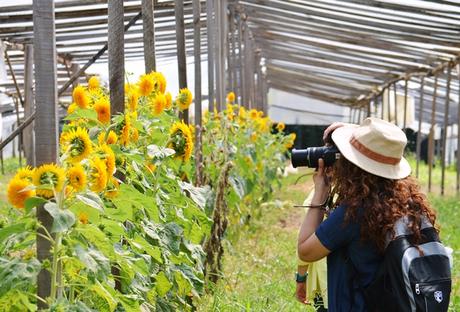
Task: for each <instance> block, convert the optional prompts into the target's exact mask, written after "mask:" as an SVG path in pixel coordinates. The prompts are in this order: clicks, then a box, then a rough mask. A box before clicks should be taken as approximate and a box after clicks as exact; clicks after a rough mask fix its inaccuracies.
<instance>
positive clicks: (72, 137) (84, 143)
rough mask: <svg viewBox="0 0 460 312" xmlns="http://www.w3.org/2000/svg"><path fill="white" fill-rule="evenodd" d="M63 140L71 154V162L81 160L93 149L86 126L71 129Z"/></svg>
mask: <svg viewBox="0 0 460 312" xmlns="http://www.w3.org/2000/svg"><path fill="white" fill-rule="evenodd" d="M63 141H64V142H63V144H64V147H65V149H66V151H68V152H69V154H70V156H69V159H70V161H71V162H80V161H81V160H82V159H84V158H86V157H88V155H89V154H91V151H92V149H93V148H92V146H91V144H92V143H91V140H90V139H89V135H88V131H87V130H86V129H84V128H80V127H78V128H77V129H72V130H70V131H69V133H68V134H67V135H66V136H65V137H64V139H63Z"/></svg>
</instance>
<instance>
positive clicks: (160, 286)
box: [155, 272, 172, 297]
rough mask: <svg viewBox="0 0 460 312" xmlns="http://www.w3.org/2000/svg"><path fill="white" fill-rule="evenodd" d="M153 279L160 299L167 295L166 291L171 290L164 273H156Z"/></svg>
mask: <svg viewBox="0 0 460 312" xmlns="http://www.w3.org/2000/svg"><path fill="white" fill-rule="evenodd" d="M155 279H156V285H155V287H156V290H157V293H158V295H159V296H160V297H164V296H165V295H166V294H167V293H168V291H169V290H170V289H171V287H172V284H171V282H170V281H169V280H168V278H167V277H166V274H165V273H164V272H160V273H158V274H157V276H156V277H155Z"/></svg>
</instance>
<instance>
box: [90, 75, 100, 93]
mask: <svg viewBox="0 0 460 312" xmlns="http://www.w3.org/2000/svg"><path fill="white" fill-rule="evenodd" d="M99 86H100V84H99V78H98V77H97V76H91V78H89V80H88V89H89V90H90V91H94V90H96V89H99Z"/></svg>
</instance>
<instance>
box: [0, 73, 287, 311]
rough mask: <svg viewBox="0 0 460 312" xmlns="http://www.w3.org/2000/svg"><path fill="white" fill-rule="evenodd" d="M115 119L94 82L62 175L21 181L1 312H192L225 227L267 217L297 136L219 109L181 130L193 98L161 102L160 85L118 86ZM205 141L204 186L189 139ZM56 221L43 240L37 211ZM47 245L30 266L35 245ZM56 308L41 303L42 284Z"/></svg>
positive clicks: (8, 231)
mask: <svg viewBox="0 0 460 312" xmlns="http://www.w3.org/2000/svg"><path fill="white" fill-rule="evenodd" d="M125 91H126V92H125V94H126V96H125V107H126V111H125V112H124V114H119V115H115V116H113V117H111V113H110V101H109V95H108V90H107V89H105V88H103V87H101V86H100V84H99V81H98V79H97V78H96V77H92V78H91V79H89V81H88V84H87V86H78V87H76V88H75V89H74V91H73V100H74V103H72V104H71V105H70V106H69V107H68V115H67V116H66V118H65V125H64V126H63V128H62V132H61V133H60V160H59V163H58V164H53V163H50V164H44V165H41V166H39V167H37V168H29V167H27V168H22V169H19V171H18V172H17V173H16V174H15V176H14V177H13V178H12V179H11V180H10V182H9V184H8V189H7V196H8V200H9V203H10V206H8V207H7V208H4V209H3V210H1V211H0V262H1V265H0V311H36V310H37V302H38V301H44V302H46V303H47V304H48V305H49V309H50V311H178V310H180V311H189V310H193V309H194V298H197V297H199V296H200V295H201V294H202V293H203V292H204V291H205V288H206V284H207V281H209V280H211V281H213V280H216V279H217V277H218V276H219V269H220V259H221V257H222V254H223V247H222V244H221V241H222V239H223V238H224V236H225V230H226V228H227V227H238V226H239V225H242V224H244V223H246V222H248V220H249V219H250V217H251V216H254V215H257V214H260V213H263V212H262V211H261V210H260V209H261V208H259V207H260V204H261V203H262V202H264V201H266V200H267V199H268V197H269V196H270V194H271V192H272V191H273V189H274V188H275V187H276V184H277V183H278V182H277V181H278V174H279V171H280V169H281V168H283V167H284V162H285V157H286V151H287V148H289V147H291V146H292V144H293V140H294V136H290V135H285V134H284V132H283V130H284V125H283V124H278V126H277V127H276V128H275V127H274V126H273V122H272V121H271V120H270V119H269V118H268V117H264V116H263V113H262V112H259V111H256V110H246V109H245V108H244V107H240V106H238V105H235V104H233V103H234V100H235V95H234V94H233V93H230V94H229V95H228V97H227V107H226V109H225V110H224V111H222V112H216V111H215V112H207V113H205V116H204V121H203V125H202V127H198V128H197V129H196V128H195V127H194V126H193V125H187V124H186V123H184V122H183V121H181V120H179V118H178V117H177V116H178V115H179V111H182V110H185V109H188V108H189V106H190V104H191V103H192V101H193V99H192V94H191V93H190V91H189V90H188V89H182V90H180V92H179V94H178V95H177V96H175V97H174V98H173V96H172V95H171V93H169V92H166V79H165V78H164V76H163V75H162V74H161V73H158V72H152V73H148V74H145V75H142V76H141V77H140V78H139V80H138V81H137V82H135V83H127V84H126V86H125ZM197 134H201V135H202V161H201V162H200V163H199V164H198V166H199V167H200V170H199V172H200V174H201V178H200V181H198V180H197V179H196V176H197V164H196V161H195V150H194V146H195V140H196V135H197ZM39 206H43V207H44V209H45V210H46V211H47V212H48V213H49V215H50V217H51V218H52V228H51V230H47V229H46V228H45V227H44V226H43V225H42V224H40V223H39V222H38V221H37V215H36V214H37V207H39ZM37 235H38V236H40V237H41V238H42V239H45V240H47V241H48V242H49V243H50V245H51V250H50V251H51V260H50V261H43V262H40V261H38V259H37V248H36V237H37ZM42 269H44V270H46V271H47V272H49V274H50V276H51V295H50V297H48V298H39V297H38V296H37V295H36V292H37V276H38V273H39V272H40V270H42Z"/></svg>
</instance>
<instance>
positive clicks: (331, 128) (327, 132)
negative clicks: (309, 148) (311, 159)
mask: <svg viewBox="0 0 460 312" xmlns="http://www.w3.org/2000/svg"><path fill="white" fill-rule="evenodd" d="M349 125H352V124H349V123H345V122H334V123H332V124H331V125H330V126H329V127H327V128H326V130H324V132H323V141H324V143H332V142H326V141H327V139H328V137H329V136H330V135H331V133H332V132H334V130H335V129H337V128H340V127H343V126H349Z"/></svg>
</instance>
